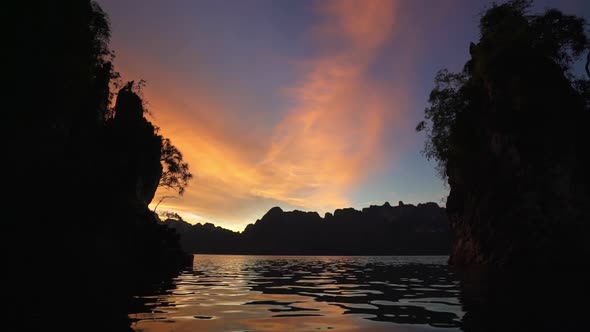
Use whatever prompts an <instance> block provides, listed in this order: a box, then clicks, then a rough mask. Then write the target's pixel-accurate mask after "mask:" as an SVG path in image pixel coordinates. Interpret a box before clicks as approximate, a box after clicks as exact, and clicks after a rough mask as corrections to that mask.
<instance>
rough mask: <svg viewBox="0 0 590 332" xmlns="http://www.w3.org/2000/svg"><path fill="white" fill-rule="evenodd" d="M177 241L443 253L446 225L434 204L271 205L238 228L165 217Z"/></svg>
mask: <svg viewBox="0 0 590 332" xmlns="http://www.w3.org/2000/svg"><path fill="white" fill-rule="evenodd" d="M164 223H165V224H167V225H169V226H170V227H173V228H175V229H176V230H177V231H178V233H179V234H180V236H181V243H182V244H183V246H184V248H185V249H186V250H187V251H190V252H193V253H227V254H281V255H289V254H292V255H395V254H398V255H405V254H448V252H449V244H450V239H449V227H448V222H447V218H446V215H445V212H444V209H443V208H440V207H439V206H438V205H437V204H436V203H425V204H418V206H414V205H411V204H402V205H399V206H396V207H392V206H390V205H389V203H385V204H384V205H382V206H376V205H373V206H370V207H368V208H364V209H362V210H361V211H359V210H355V209H352V208H346V209H338V210H336V211H334V214H331V213H326V215H325V217H324V218H322V217H320V215H319V214H318V213H317V212H303V211H297V210H295V211H288V212H285V211H283V210H282V209H281V208H279V207H274V208H272V209H270V210H269V211H268V212H267V213H266V214H265V215H264V216H263V217H262V218H260V219H259V220H257V221H256V222H255V223H254V224H249V225H248V226H247V227H246V228H245V229H244V231H243V232H242V233H237V232H231V231H229V230H226V229H223V228H221V227H214V226H213V225H211V224H205V225H201V224H197V225H194V226H192V225H190V224H188V223H186V222H184V221H178V220H172V219H169V220H167V221H165V222H164Z"/></svg>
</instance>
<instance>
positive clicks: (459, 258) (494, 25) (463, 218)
mask: <svg viewBox="0 0 590 332" xmlns="http://www.w3.org/2000/svg"><path fill="white" fill-rule="evenodd" d="M531 4H532V2H531V1H527V0H513V1H509V2H506V3H504V4H500V5H497V4H495V5H492V6H491V7H490V8H489V9H488V10H487V11H486V12H485V13H484V14H483V15H482V17H481V19H480V25H479V28H480V40H479V42H478V43H476V44H475V43H471V45H470V46H469V53H470V55H471V59H470V60H469V61H467V63H466V64H465V66H464V69H463V71H461V72H459V73H451V72H448V71H446V70H443V71H440V72H439V73H438V74H437V76H436V78H435V82H436V85H435V88H434V89H433V90H432V92H431V93H430V98H429V102H430V106H429V107H428V108H426V110H425V120H424V121H422V122H420V123H419V124H418V126H417V127H416V130H417V131H423V130H424V131H426V133H427V141H426V144H425V147H424V150H423V153H424V154H425V156H426V157H427V158H428V159H431V160H435V161H436V162H437V163H438V170H439V172H440V174H441V176H442V177H443V178H445V179H447V181H448V183H449V187H450V189H451V190H450V193H449V197H448V199H447V214H448V216H449V219H450V222H451V227H452V229H453V233H454V237H455V238H454V244H453V249H452V253H451V257H450V261H451V263H457V264H474V263H476V264H477V263H492V264H497V265H510V264H520V265H522V264H529V263H541V262H555V263H557V262H563V257H564V256H566V255H565V254H566V253H567V256H568V258H570V259H572V260H575V259H576V258H575V257H576V255H571V253H574V252H575V253H585V254H590V245H586V244H585V243H586V242H587V238H586V237H587V236H588V235H589V228H590V227H589V226H590V225H589V223H588V222H587V221H588V220H589V219H590V175H589V174H588V169H590V156H589V154H588V152H587V151H588V150H587V149H588V146H587V145H588V142H589V141H590V139H589V135H588V131H587V128H586V126H587V125H588V123H589V122H590V102H589V101H590V98H589V95H590V91H589V88H590V82H589V80H588V78H583V77H582V76H576V73H574V71H573V70H572V67H573V64H574V63H575V62H576V61H578V60H584V59H581V57H582V56H583V55H586V52H587V51H588V48H589V45H590V43H589V40H588V36H587V34H586V32H585V28H586V26H587V24H586V22H585V20H584V19H583V18H580V17H576V16H573V15H565V14H563V13H561V12H560V11H558V10H556V9H549V10H546V11H545V12H544V13H542V14H540V15H532V14H530V13H528V10H529V9H530V7H531Z"/></svg>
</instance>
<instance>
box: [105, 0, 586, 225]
mask: <svg viewBox="0 0 590 332" xmlns="http://www.w3.org/2000/svg"><path fill="white" fill-rule="evenodd" d="M98 2H99V3H100V4H101V5H102V6H103V7H104V9H105V11H106V12H108V13H109V15H110V19H111V25H112V30H113V31H112V35H113V37H112V41H111V44H110V45H111V48H112V49H113V50H114V51H115V52H116V55H117V57H116V59H115V67H116V69H117V70H118V71H119V72H120V73H121V75H122V77H123V79H124V80H139V79H142V78H143V79H145V80H146V81H147V82H148V84H147V86H146V87H145V88H144V90H143V95H144V97H145V98H146V99H147V101H148V108H149V110H150V112H151V113H152V119H151V121H153V122H154V123H155V124H156V125H157V126H158V127H160V132H161V133H162V134H163V135H164V136H165V137H168V138H170V139H171V140H172V143H173V144H174V145H175V146H177V147H178V148H179V149H180V151H182V153H183V155H184V157H185V160H186V161H187V162H188V163H189V165H190V167H191V172H192V173H193V175H194V179H193V180H192V182H191V183H190V186H189V187H188V188H187V190H186V193H185V194H184V196H183V197H179V198H176V199H166V200H164V201H163V202H162V203H161V204H160V205H159V207H158V210H159V211H171V212H177V213H179V214H180V215H181V216H182V217H183V218H184V219H185V220H187V221H189V222H192V223H195V222H212V223H214V224H216V225H219V226H222V227H225V228H229V229H233V230H242V229H243V228H244V227H245V226H246V225H247V224H248V223H252V222H254V221H255V220H256V219H257V218H260V217H261V216H262V215H263V214H264V213H265V212H266V211H267V210H268V209H269V208H271V207H273V206H281V207H282V208H283V209H286V210H290V209H300V210H314V211H318V212H319V213H320V214H323V213H325V212H332V211H333V210H334V209H336V208H343V207H351V206H352V207H355V208H361V207H364V206H369V205H371V204H379V205H381V204H383V203H384V202H385V201H389V202H392V203H394V202H395V203H397V201H399V200H402V201H404V202H409V203H419V202H427V201H435V202H437V203H440V202H441V200H442V199H443V197H445V196H446V194H447V189H446V188H445V187H444V185H443V183H442V181H441V180H440V179H438V178H437V175H436V171H435V170H434V166H433V164H432V163H430V162H428V161H426V160H425V159H424V157H423V156H422V155H421V154H420V150H421V149H422V144H423V142H424V139H423V136H422V134H418V133H415V131H414V127H415V125H416V123H417V122H418V120H419V119H420V118H421V116H422V111H423V109H424V107H425V105H426V103H427V99H428V93H429V92H430V90H431V89H432V86H433V80H432V78H433V77H434V74H435V73H436V71H437V70H439V69H441V68H443V67H448V66H449V64H453V65H454V66H456V67H455V68H452V67H451V68H450V69H452V70H456V69H458V67H459V66H460V65H461V64H462V63H464V62H465V60H466V59H467V57H468V49H467V48H466V47H465V45H467V44H468V42H469V41H470V40H474V39H475V37H476V35H475V33H476V30H475V29H473V28H469V29H467V28H466V27H472V26H473V25H474V22H475V21H476V19H477V17H476V16H473V15H471V14H469V15H466V13H474V12H479V10H478V9H481V8H483V7H484V6H485V5H486V4H488V3H489V2H484V1H481V2H475V1H466V0H465V1H448V2H447V1H445V2H442V1H437V2H434V1H416V2H415V1H390V0H372V1H356V0H341V1H338V0H335V1H234V2H230V4H231V5H230V6H222V5H220V2H217V1H177V2H178V3H177V5H175V6H171V5H169V3H168V2H144V1H124V2H119V1H115V0H100V1H98ZM226 5H227V3H226ZM538 5H539V6H541V7H544V6H545V5H552V6H556V5H557V3H556V1H545V2H539V4H538ZM568 6H570V8H574V9H575V8H576V7H575V6H580V2H571V3H569V2H567V1H564V2H560V3H559V7H565V8H568ZM470 15H471V16H470ZM443 24H445V28H444V29H442V28H441V26H443ZM426 59H428V60H426ZM166 195H171V193H169V192H165V191H163V190H162V191H158V193H157V194H156V198H155V199H154V201H153V202H152V205H151V207H152V208H153V207H154V205H155V204H156V203H157V202H158V200H159V199H160V197H162V196H166Z"/></svg>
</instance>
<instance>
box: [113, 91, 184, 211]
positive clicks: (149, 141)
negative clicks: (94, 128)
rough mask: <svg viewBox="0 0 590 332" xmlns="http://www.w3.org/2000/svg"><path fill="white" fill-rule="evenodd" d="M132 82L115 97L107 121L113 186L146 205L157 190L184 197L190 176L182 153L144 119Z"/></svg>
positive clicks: (137, 93) (138, 93) (140, 98)
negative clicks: (113, 162)
mask: <svg viewBox="0 0 590 332" xmlns="http://www.w3.org/2000/svg"><path fill="white" fill-rule="evenodd" d="M140 88H141V86H137V85H136V84H135V83H134V82H133V81H130V82H128V83H127V84H126V85H125V86H124V87H123V88H121V89H120V90H119V92H118V93H117V102H116V104H115V107H114V112H113V113H114V116H113V117H112V119H110V120H108V121H107V128H109V129H110V130H109V135H108V136H107V137H108V138H109V139H110V141H111V144H110V146H111V149H112V150H113V152H114V153H115V154H116V157H115V158H114V159H115V160H117V161H118V164H119V166H118V167H117V169H116V170H115V173H116V174H119V177H118V178H119V180H117V183H119V184H125V183H126V185H125V187H126V188H127V189H126V190H123V192H125V191H126V192H127V193H130V194H134V195H135V196H137V197H138V198H139V199H141V200H142V201H144V202H145V203H146V205H148V204H149V203H150V202H151V201H152V199H153V197H154V195H155V192H156V190H157V188H158V187H164V188H167V189H171V190H174V191H177V192H178V193H179V194H180V195H182V194H183V193H184V190H185V188H186V186H188V182H189V180H190V179H191V178H192V174H191V173H190V171H189V165H188V164H187V163H186V162H185V161H184V160H183V156H182V153H181V152H180V151H179V150H178V149H177V148H176V147H175V146H174V145H172V143H171V142H170V139H168V138H164V137H162V136H161V135H160V134H158V128H157V127H156V126H154V125H153V124H152V123H151V122H150V121H148V120H147V119H146V117H145V116H144V115H145V114H146V113H147V110H146V108H145V105H144V104H145V103H144V100H143V98H142V97H141V92H140V91H139V89H140Z"/></svg>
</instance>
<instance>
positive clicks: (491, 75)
mask: <svg viewBox="0 0 590 332" xmlns="http://www.w3.org/2000/svg"><path fill="white" fill-rule="evenodd" d="M531 4H532V1H530V0H514V1H509V2H507V3H505V4H502V5H494V6H492V8H490V9H489V10H488V11H487V12H486V13H485V14H484V15H483V17H482V18H481V22H480V37H481V42H480V44H479V45H474V44H473V43H472V44H471V45H470V48H469V50H470V53H471V54H472V56H474V59H472V60H471V61H468V62H467V64H466V65H465V67H464V70H463V71H462V72H459V73H451V72H449V71H447V70H446V69H445V70H441V71H439V72H438V73H437V75H436V77H435V82H436V85H435V88H434V89H433V90H432V92H431V93H430V97H429V100H428V101H429V103H430V107H428V108H426V109H425V111H424V113H425V120H424V121H421V122H420V123H418V125H417V126H416V130H417V131H426V133H427V141H426V143H425V146H424V150H423V153H424V155H425V156H426V157H427V158H428V159H431V160H434V161H436V162H437V163H438V170H439V172H440V174H441V176H442V177H446V176H447V170H448V167H449V166H450V164H452V163H453V162H454V161H455V159H457V158H462V157H465V156H464V152H465V145H467V144H468V141H469V135H470V133H468V132H469V131H470V130H474V128H469V127H470V126H471V125H472V123H473V122H472V121H470V120H468V118H470V117H472V115H469V113H473V112H477V108H478V107H479V106H481V104H482V102H483V101H484V100H483V99H484V98H486V97H488V98H489V97H492V96H490V95H489V94H490V93H491V92H492V91H493V90H492V89H493V88H494V87H493V86H490V85H489V83H490V82H491V81H492V80H495V79H501V78H504V79H509V80H510V82H506V83H511V84H517V85H521V86H523V85H526V84H528V83H530V82H527V81H526V79H531V78H530V77H529V78H527V77H525V76H524V75H521V73H516V72H515V68H514V65H515V64H514V62H513V61H512V63H511V62H510V61H508V62H503V61H502V60H509V58H514V57H521V58H523V59H527V58H543V59H542V60H543V61H542V62H543V63H542V66H539V67H537V68H535V70H536V71H538V72H539V73H540V74H543V72H544V71H545V70H546V69H547V68H548V67H551V66H554V65H557V66H559V67H560V69H561V71H562V72H563V74H564V75H565V76H566V77H568V78H569V80H570V82H571V84H572V85H573V86H574V87H576V88H577V89H576V90H577V91H578V92H579V93H580V94H581V95H587V94H588V93H589V90H588V87H589V86H588V79H583V78H577V79H576V77H575V76H574V74H573V73H572V72H571V65H572V63H573V62H574V61H576V60H578V59H579V58H580V57H581V56H582V55H583V52H584V51H586V50H588V46H589V45H590V43H589V40H588V37H587V36H586V34H585V33H584V27H585V26H586V21H585V20H584V19H583V18H580V17H576V16H571V15H564V14H563V13H561V12H560V11H558V10H556V9H550V10H547V11H546V12H545V13H544V14H543V15H538V16H536V15H527V10H528V9H529V8H530V6H531ZM589 52H590V51H589ZM476 57H477V58H476ZM588 57H589V58H590V53H588ZM475 58H476V59H475ZM475 60H477V61H475ZM502 76H503V77H502ZM589 78H590V74H589ZM486 84H487V85H486ZM486 94H488V95H487V96H486ZM521 97H523V96H506V98H513V100H512V101H513V102H522V103H524V102H526V100H517V98H521Z"/></svg>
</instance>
